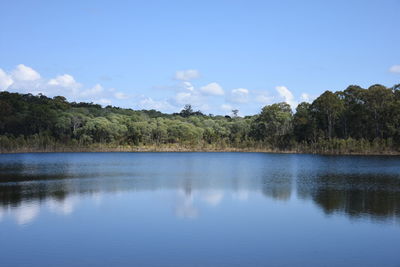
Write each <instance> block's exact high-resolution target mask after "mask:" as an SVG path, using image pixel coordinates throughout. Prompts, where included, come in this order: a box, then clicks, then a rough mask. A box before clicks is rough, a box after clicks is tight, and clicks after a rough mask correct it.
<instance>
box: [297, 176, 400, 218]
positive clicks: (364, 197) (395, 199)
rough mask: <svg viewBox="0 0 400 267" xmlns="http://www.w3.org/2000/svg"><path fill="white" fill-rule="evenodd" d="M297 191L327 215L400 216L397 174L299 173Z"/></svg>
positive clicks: (399, 180)
mask: <svg viewBox="0 0 400 267" xmlns="http://www.w3.org/2000/svg"><path fill="white" fill-rule="evenodd" d="M298 194H299V196H300V197H302V198H311V199H312V200H313V201H314V202H315V203H316V204H317V205H318V206H320V207H321V208H323V210H324V212H325V213H327V214H332V213H342V214H346V215H347V216H350V217H352V218H356V217H369V218H372V219H379V220H382V219H390V218H393V217H400V177H399V176H398V175H388V174H385V175H384V174H381V175H378V174H376V175H368V174H352V175H345V174H342V175H338V174H322V175H316V176H312V177H307V176H300V177H299V179H298Z"/></svg>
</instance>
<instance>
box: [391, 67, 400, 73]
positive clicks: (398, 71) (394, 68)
mask: <svg viewBox="0 0 400 267" xmlns="http://www.w3.org/2000/svg"><path fill="white" fill-rule="evenodd" d="M389 71H390V72H392V73H399V74H400V65H393V66H391V67H390V69H389Z"/></svg>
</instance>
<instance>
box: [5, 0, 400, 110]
mask: <svg viewBox="0 0 400 267" xmlns="http://www.w3.org/2000/svg"><path fill="white" fill-rule="evenodd" d="M1 9H2V12H1V14H2V15H1V16H0V25H1V32H0V33H1V34H0V90H8V91H17V92H24V93H26V92H31V93H39V92H41V93H44V94H46V95H49V96H54V95H65V96H67V98H68V99H69V100H76V101H93V102H96V103H101V104H103V105H107V104H112V105H116V106H122V107H130V108H134V109H142V108H146V109H150V108H155V109H158V110H161V111H165V112H175V111H179V110H180V109H181V108H182V107H183V106H184V104H185V103H190V104H192V105H194V106H195V108H196V109H200V110H202V111H203V112H205V113H213V114H229V113H230V110H231V109H232V108H237V109H239V110H240V113H241V114H242V115H246V114H254V113H258V112H259V110H260V108H261V107H262V106H264V105H267V104H271V103H274V102H280V101H287V102H289V103H290V104H292V105H293V106H295V105H296V104H297V103H298V102H300V101H302V100H308V101H311V100H312V99H313V98H315V97H316V96H318V95H319V94H321V93H322V92H323V91H325V90H333V91H335V90H343V89H345V88H346V87H347V86H348V85H350V84H358V85H360V86H364V87H368V86H369V85H372V84H375V83H381V84H384V85H386V86H392V85H394V84H397V83H400V45H399V44H400V20H399V19H398V14H399V11H400V0H381V1H374V0H370V1H365V0H364V1H251V0H247V1H234V0H230V1H217V0H214V1H206V0H203V1H18V0H15V1H2V3H1Z"/></svg>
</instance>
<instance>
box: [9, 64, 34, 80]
mask: <svg viewBox="0 0 400 267" xmlns="http://www.w3.org/2000/svg"><path fill="white" fill-rule="evenodd" d="M11 74H12V77H13V78H14V79H15V80H19V81H36V80H39V79H40V74H39V73H38V72H37V71H35V70H34V69H32V68H31V67H28V66H25V65H24V64H19V65H18V66H17V67H16V68H15V70H14V71H13V72H12V73H11Z"/></svg>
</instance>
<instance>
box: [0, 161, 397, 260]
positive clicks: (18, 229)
mask: <svg viewBox="0 0 400 267" xmlns="http://www.w3.org/2000/svg"><path fill="white" fill-rule="evenodd" d="M399 163H400V158H398V157H350V156H344V157H334V156H315V155H285V154H263V153H67V154H57V153H54V154H15V155H0V237H1V238H7V237H8V238H11V240H13V241H10V242H11V244H8V246H3V245H0V249H4V250H5V251H7V250H8V252H9V253H8V256H7V257H6V262H7V261H8V262H9V263H12V264H14V265H15V264H16V263H18V264H21V265H24V263H27V262H28V260H29V259H32V257H33V258H34V259H35V260H34V261H33V262H31V263H33V265H41V264H45V263H46V262H47V263H49V262H51V263H55V261H58V264H61V265H65V266H67V265H71V264H72V265H77V266H81V265H82V266H84V265H85V264H88V263H90V264H96V265H98V264H100V263H101V264H105V263H108V264H111V263H112V264H114V263H116V264H118V265H125V264H126V265H129V264H143V265H145V266H146V265H148V266H154V265H156V266H179V265H182V266H190V264H192V263H193V266H204V265H206V266H225V265H226V266H229V265H230V264H236V265H237V266H242V265H243V266H246V265H248V264H252V265H254V266H265V265H263V264H265V262H264V261H263V260H262V259H264V257H265V255H264V254H265V253H266V254H268V255H270V256H269V258H268V261H267V262H269V263H271V264H278V263H279V264H281V263H282V262H283V263H285V264H289V265H290V264H300V265H301V264H307V265H308V266H310V265H319V264H321V263H326V260H327V259H331V260H330V262H332V263H335V264H336V265H343V266H347V265H349V266H351V264H361V263H362V264H363V265H371V266H374V265H373V264H378V263H379V264H382V263H388V264H389V263H390V264H394V263H400V258H399V257H398V256H396V255H397V254H392V252H393V251H394V250H395V248H396V246H397V247H399V246H400V224H399V222H400V220H399V217H400V164H399ZM53 234H55V235H57V238H55V236H52V235H53ZM132 238H133V239H132ZM4 240H6V239H4ZM7 240H10V239H7ZM60 240H61V241H60ZM106 241H109V242H111V243H104V242H106ZM18 242H19V244H21V243H22V244H24V245H22V246H21V245H19V246H17V243H18ZM45 242H50V243H54V244H58V245H59V246H61V247H63V248H64V249H65V251H64V254H65V255H69V257H70V258H71V255H74V257H75V259H79V263H78V262H76V261H74V262H73V261H72V259H73V258H74V257H72V258H71V259H67V258H65V257H64V256H65V255H64V254H63V255H64V256H60V255H58V254H57V253H56V254H55V255H53V256H54V257H53V256H51V257H49V256H46V257H45V259H39V258H38V257H37V256H38V255H42V254H41V251H36V252H35V251H31V250H30V249H32V247H31V245H33V244H37V245H38V246H39V247H42V248H43V249H44V251H47V252H48V250H49V249H50V250H51V247H50V245H49V243H45ZM63 242H64V243H63ZM65 242H66V243H65ZM96 242H100V243H101V244H103V245H102V246H101V245H99V244H95V243H96ZM338 242H339V243H340V246H341V247H340V249H338V248H337V247H336V245H337V244H338ZM362 242H364V243H362ZM14 243H15V244H14ZM376 243H380V244H382V246H383V247H384V248H385V249H384V250H382V251H376V250H374V253H375V256H372V255H371V256H370V257H369V256H363V257H361V258H360V257H358V258H357V257H356V258H354V259H352V258H353V257H354V256H355V255H358V253H360V255H361V254H362V253H365V252H368V251H370V250H371V247H369V245H370V246H372V245H373V244H376ZM71 244H75V247H73V246H72V247H71ZM274 244H275V246H274ZM355 245H357V246H358V248H357V249H355V248H354V246H355ZM14 246H15V247H14ZM65 246H66V247H65ZM96 246H97V249H96ZM351 246H353V247H352V249H350V250H349V247H351ZM16 247H18V248H19V249H20V250H21V251H22V252H24V253H25V254H24V255H25V256H23V257H21V255H19V256H18V259H19V260H17V261H16V254H17V253H16V252H15V251H14V250H13V248H16ZM89 247H90V251H91V253H92V254H91V253H89V254H91V256H90V255H86V254H84V253H83V252H82V251H85V249H86V252H87V249H88V248H89ZM128 247H129V248H131V249H133V248H135V249H136V250H137V252H138V254H135V255H134V256H133V255H131V256H128V255H130V254H129V253H127V251H126V249H127V248H128ZM333 249H334V250H333ZM103 250H106V251H108V252H109V253H110V254H109V256H110V255H116V257H117V256H118V257H117V258H107V259H108V260H110V261H107V260H105V259H104V258H103V255H102V254H98V253H101V252H102V251H103ZM94 251H96V253H94ZM154 251H157V253H160V255H159V257H156V258H154V257H151V256H150V254H152V253H154ZM179 251H180V252H181V253H186V254H185V256H180V257H178V256H177V254H176V253H178V252H179ZM333 251H342V256H343V257H344V259H348V261H343V258H335V257H334V254H335V253H333ZM139 252H140V253H139ZM317 252H318V253H317ZM32 253H36V254H35V255H33V254H32ZM285 253H290V254H291V255H292V257H289V258H287V257H286V256H284V255H285ZM315 253H316V254H315ZM46 255H47V254H46ZM85 255H86V256H87V257H86V256H85ZM89 256H90V257H89ZM153 256H154V255H153ZM82 257H83V258H85V259H87V260H88V262H84V261H83V262H81V261H80V260H82ZM283 259H284V260H283ZM350 259H352V260H350ZM383 259H384V260H383ZM84 263H85V264H84ZM189 263H190V264H189ZM195 263H196V264H197V263H199V264H200V265H195ZM348 263H350V264H348ZM18 264H17V265H18ZM101 264H100V265H101ZM168 264H170V265H168ZM332 265H334V264H332Z"/></svg>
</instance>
